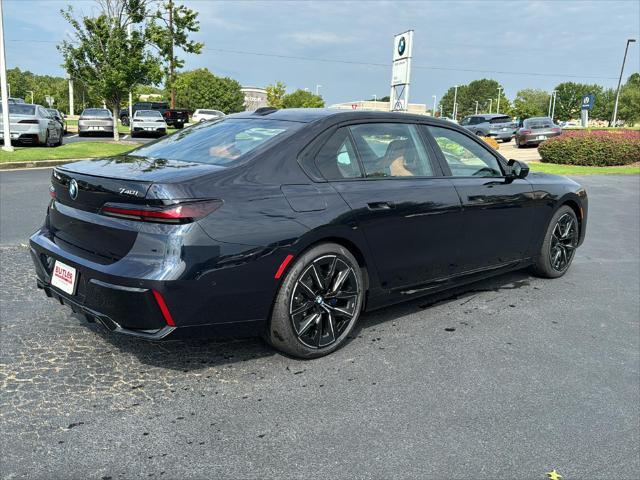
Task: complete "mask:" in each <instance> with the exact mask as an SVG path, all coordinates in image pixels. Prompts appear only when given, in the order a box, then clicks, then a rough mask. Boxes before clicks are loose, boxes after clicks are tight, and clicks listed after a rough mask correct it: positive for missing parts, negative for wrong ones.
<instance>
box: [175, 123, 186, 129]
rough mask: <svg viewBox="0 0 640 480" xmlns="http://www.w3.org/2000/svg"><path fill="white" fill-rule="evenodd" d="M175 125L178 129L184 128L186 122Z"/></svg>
mask: <svg viewBox="0 0 640 480" xmlns="http://www.w3.org/2000/svg"><path fill="white" fill-rule="evenodd" d="M175 127H176V129H178V130H182V129H183V128H184V123H177V124H176V126H175Z"/></svg>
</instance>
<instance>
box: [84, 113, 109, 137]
mask: <svg viewBox="0 0 640 480" xmlns="http://www.w3.org/2000/svg"><path fill="white" fill-rule="evenodd" d="M114 125H115V122H114V121H113V116H112V115H111V112H110V111H109V110H107V109H106V108H85V109H84V111H83V112H82V113H81V114H80V118H79V119H78V135H80V136H81V137H83V136H85V135H87V134H91V133H111V134H113V129H114Z"/></svg>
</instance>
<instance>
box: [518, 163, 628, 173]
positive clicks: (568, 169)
mask: <svg viewBox="0 0 640 480" xmlns="http://www.w3.org/2000/svg"><path fill="white" fill-rule="evenodd" d="M529 168H531V171H532V172H542V173H555V174H556V175H594V174H595V175H597V174H601V175H602V174H606V175H613V174H617V175H632V174H640V165H639V164H637V163H636V164H634V165H625V166H622V167H582V166H579V165H558V164H555V163H542V162H531V163H529Z"/></svg>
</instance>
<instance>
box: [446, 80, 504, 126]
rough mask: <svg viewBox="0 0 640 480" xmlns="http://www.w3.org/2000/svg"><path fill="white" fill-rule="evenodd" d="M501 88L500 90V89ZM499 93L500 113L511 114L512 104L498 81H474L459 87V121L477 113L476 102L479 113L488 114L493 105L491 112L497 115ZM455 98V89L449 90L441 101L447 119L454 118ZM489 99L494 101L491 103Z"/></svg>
mask: <svg viewBox="0 0 640 480" xmlns="http://www.w3.org/2000/svg"><path fill="white" fill-rule="evenodd" d="M499 87H500V90H498V88H499ZM498 91H499V92H500V113H505V114H509V113H510V111H511V104H510V103H509V100H508V99H507V97H506V95H505V94H504V89H503V88H502V86H501V85H500V84H499V83H498V82H497V81H496V80H492V79H488V78H483V79H480V80H474V81H472V82H471V83H469V84H468V85H459V86H458V97H457V100H456V102H457V103H458V108H457V113H458V114H457V119H458V120H460V119H461V118H462V117H465V116H467V115H472V114H474V113H475V112H476V102H478V113H488V112H489V106H490V105H491V112H492V113H495V112H496V109H497V107H498ZM454 96H455V87H450V88H449V90H447V92H446V93H445V94H444V95H443V96H442V98H441V99H440V104H441V105H442V111H443V115H444V116H446V117H452V116H453V100H454ZM489 99H491V100H492V101H491V102H490V101H489Z"/></svg>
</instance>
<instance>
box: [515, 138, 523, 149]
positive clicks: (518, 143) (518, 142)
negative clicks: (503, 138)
mask: <svg viewBox="0 0 640 480" xmlns="http://www.w3.org/2000/svg"><path fill="white" fill-rule="evenodd" d="M515 139H516V148H522V145H520V140H518V137H515Z"/></svg>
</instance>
